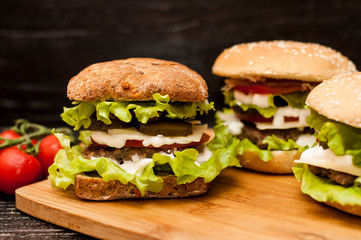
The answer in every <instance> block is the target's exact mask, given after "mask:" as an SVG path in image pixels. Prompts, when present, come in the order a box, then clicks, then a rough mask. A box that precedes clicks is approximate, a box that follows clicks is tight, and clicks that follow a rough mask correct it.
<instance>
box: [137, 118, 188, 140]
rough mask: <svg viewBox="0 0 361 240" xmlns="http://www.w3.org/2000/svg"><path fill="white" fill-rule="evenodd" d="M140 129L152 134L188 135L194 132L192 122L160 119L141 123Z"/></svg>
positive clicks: (142, 131)
mask: <svg viewBox="0 0 361 240" xmlns="http://www.w3.org/2000/svg"><path fill="white" fill-rule="evenodd" d="M138 131H139V132H141V133H144V134H147V135H150V136H157V135H163V136H188V135H190V134H192V124H191V123H188V122H184V121H159V122H153V123H147V124H139V127H138Z"/></svg>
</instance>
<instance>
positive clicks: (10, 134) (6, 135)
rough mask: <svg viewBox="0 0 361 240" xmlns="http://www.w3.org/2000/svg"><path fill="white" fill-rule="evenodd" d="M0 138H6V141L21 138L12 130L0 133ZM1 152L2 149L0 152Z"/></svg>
mask: <svg viewBox="0 0 361 240" xmlns="http://www.w3.org/2000/svg"><path fill="white" fill-rule="evenodd" d="M0 137H3V138H6V139H17V138H19V137H21V135H19V134H17V133H16V132H15V131H14V130H5V131H3V132H2V133H0ZM3 142H4V140H0V143H3ZM11 148H17V146H12V147H11ZM1 151H3V150H2V149H1V150H0V153H1Z"/></svg>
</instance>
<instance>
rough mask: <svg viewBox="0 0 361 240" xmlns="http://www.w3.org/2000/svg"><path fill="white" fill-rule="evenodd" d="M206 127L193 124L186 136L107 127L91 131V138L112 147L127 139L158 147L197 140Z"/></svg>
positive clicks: (120, 146) (117, 146)
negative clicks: (107, 128) (106, 128)
mask: <svg viewBox="0 0 361 240" xmlns="http://www.w3.org/2000/svg"><path fill="white" fill-rule="evenodd" d="M206 129H207V124H203V125H193V127H192V131H193V134H191V135H188V136H183V137H182V136H175V137H165V136H163V135H158V136H149V135H146V134H143V133H141V132H138V131H137V129H136V128H133V127H132V128H124V129H109V130H108V131H91V133H90V134H91V138H92V139H93V141H95V142H96V143H98V144H100V145H106V146H109V147H114V148H122V147H124V145H125V143H126V141H127V140H140V141H143V145H144V146H149V145H152V146H154V147H160V146H162V145H169V144H174V143H178V144H187V143H191V142H199V141H200V140H201V138H202V135H203V133H204V131H205V130H206Z"/></svg>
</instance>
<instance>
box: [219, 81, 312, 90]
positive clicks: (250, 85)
mask: <svg viewBox="0 0 361 240" xmlns="http://www.w3.org/2000/svg"><path fill="white" fill-rule="evenodd" d="M226 84H227V85H229V86H231V87H232V88H233V89H235V90H237V91H240V92H243V93H258V94H285V93H291V92H297V91H305V90H311V89H312V88H313V87H315V86H316V85H317V83H306V82H301V81H296V80H275V79H267V80H266V81H264V82H250V81H248V80H242V79H227V80H226Z"/></svg>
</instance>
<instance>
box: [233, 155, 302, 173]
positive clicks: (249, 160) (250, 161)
mask: <svg viewBox="0 0 361 240" xmlns="http://www.w3.org/2000/svg"><path fill="white" fill-rule="evenodd" d="M272 156H273V158H272V160H270V161H268V162H264V161H262V160H261V159H260V158H259V155H258V153H257V152H251V151H245V152H244V153H243V155H238V159H239V162H240V164H241V165H242V167H244V168H247V169H251V170H254V171H257V172H264V173H273V174H291V173H292V167H294V166H295V163H294V160H295V159H299V157H300V156H301V152H299V151H296V150H293V151H272Z"/></svg>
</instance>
